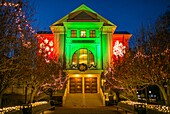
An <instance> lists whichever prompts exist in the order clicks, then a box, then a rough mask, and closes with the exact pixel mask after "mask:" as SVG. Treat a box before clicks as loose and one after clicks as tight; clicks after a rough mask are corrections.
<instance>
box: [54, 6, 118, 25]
mask: <svg viewBox="0 0 170 114" xmlns="http://www.w3.org/2000/svg"><path fill="white" fill-rule="evenodd" d="M68 21H69V22H70V21H75V22H76V21H78V22H81V21H92V22H104V26H116V25H114V24H113V23H112V22H110V21H108V20H107V19H105V18H104V17H102V16H101V15H99V14H98V13H96V12H95V11H93V10H92V9H90V8H89V7H87V6H86V5H84V4H82V5H81V6H79V7H78V8H76V9H75V10H73V11H72V12H70V13H69V14H67V15H66V16H64V17H63V18H61V19H60V20H58V21H57V22H55V23H53V24H52V25H51V26H62V25H63V22H68Z"/></svg>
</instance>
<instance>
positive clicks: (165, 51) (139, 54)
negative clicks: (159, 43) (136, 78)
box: [133, 49, 170, 60]
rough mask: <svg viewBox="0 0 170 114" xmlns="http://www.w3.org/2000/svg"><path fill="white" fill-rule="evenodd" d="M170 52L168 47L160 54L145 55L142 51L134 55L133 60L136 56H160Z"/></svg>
mask: <svg viewBox="0 0 170 114" xmlns="http://www.w3.org/2000/svg"><path fill="white" fill-rule="evenodd" d="M169 53H170V49H166V50H164V51H163V52H162V53H160V54H153V55H144V54H142V53H141V52H137V53H136V55H135V56H134V58H133V60H134V59H135V58H139V57H143V58H150V57H158V56H160V55H166V54H169Z"/></svg>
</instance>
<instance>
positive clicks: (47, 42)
mask: <svg viewBox="0 0 170 114" xmlns="http://www.w3.org/2000/svg"><path fill="white" fill-rule="evenodd" d="M37 38H38V48H39V49H38V55H40V56H44V58H45V60H46V62H47V63H48V62H50V60H53V59H56V58H55V56H54V53H55V49H54V36H53V34H38V35H37Z"/></svg>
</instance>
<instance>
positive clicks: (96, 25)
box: [64, 22, 103, 69]
mask: <svg viewBox="0 0 170 114" xmlns="http://www.w3.org/2000/svg"><path fill="white" fill-rule="evenodd" d="M102 25H103V22H64V26H65V28H66V29H65V30H66V31H65V32H66V38H65V39H66V42H65V43H66V45H65V46H66V47H65V54H66V64H67V67H68V68H69V65H70V64H72V56H73V54H74V52H76V51H77V50H79V49H82V48H84V49H88V50H89V51H91V52H92V53H93V55H94V61H95V64H96V65H97V69H102V62H101V59H102V58H101V27H102ZM71 30H76V31H77V37H76V38H72V37H71ZM81 30H85V31H86V37H85V38H81V37H80V31H81ZM90 30H95V31H96V37H94V38H91V37H90Z"/></svg>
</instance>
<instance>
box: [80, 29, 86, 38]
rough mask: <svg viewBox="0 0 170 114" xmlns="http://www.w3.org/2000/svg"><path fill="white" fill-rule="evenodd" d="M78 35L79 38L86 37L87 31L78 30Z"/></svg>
mask: <svg viewBox="0 0 170 114" xmlns="http://www.w3.org/2000/svg"><path fill="white" fill-rule="evenodd" d="M82 32H84V34H83V33H82ZM80 37H81V38H86V37H87V32H86V30H80Z"/></svg>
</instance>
